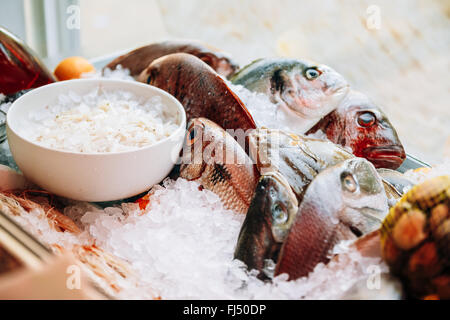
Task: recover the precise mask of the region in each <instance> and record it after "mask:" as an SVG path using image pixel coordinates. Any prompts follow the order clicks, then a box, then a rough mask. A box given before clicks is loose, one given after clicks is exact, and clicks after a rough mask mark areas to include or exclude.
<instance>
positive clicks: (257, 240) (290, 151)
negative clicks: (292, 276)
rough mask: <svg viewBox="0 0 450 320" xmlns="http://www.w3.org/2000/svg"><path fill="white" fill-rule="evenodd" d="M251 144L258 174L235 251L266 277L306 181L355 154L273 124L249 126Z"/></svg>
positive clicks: (237, 257) (238, 257)
mask: <svg viewBox="0 0 450 320" xmlns="http://www.w3.org/2000/svg"><path fill="white" fill-rule="evenodd" d="M249 144H250V155H251V157H252V159H253V161H254V162H255V163H256V166H257V167H258V170H259V172H260V173H261V179H260V180H259V182H258V185H257V186H256V190H255V194H254V197H253V199H252V201H251V204H250V206H249V209H248V211H247V215H246V217H245V221H244V223H243V225H242V227H241V231H240V234H239V238H238V243H237V246H236V249H235V254H234V256H235V258H236V259H239V260H241V261H243V262H244V263H245V264H246V265H247V266H248V268H249V269H256V270H258V271H264V273H265V274H260V277H262V278H264V277H266V276H268V277H270V272H271V271H270V270H269V269H270V264H271V263H276V262H277V260H278V254H279V252H280V249H281V246H282V244H283V242H284V240H285V238H286V236H287V233H288V231H289V229H290V226H291V225H292V223H293V221H294V217H295V215H296V214H297V209H298V204H299V203H301V202H302V199H303V196H304V193H305V190H307V189H306V188H307V186H308V185H309V184H310V183H311V181H313V179H314V178H315V177H316V176H317V174H319V172H321V171H323V170H325V169H326V168H327V167H329V166H333V165H335V164H337V163H340V162H342V161H344V160H346V159H350V158H353V155H352V154H350V153H348V152H347V151H345V150H343V149H342V148H341V147H339V146H337V145H335V144H333V143H331V142H329V141H323V140H317V139H312V138H308V137H304V136H297V135H294V134H288V133H286V132H284V131H281V130H273V129H256V130H253V131H251V132H250V134H249ZM266 273H267V274H266ZM272 273H273V270H272Z"/></svg>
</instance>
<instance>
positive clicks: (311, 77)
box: [305, 67, 322, 80]
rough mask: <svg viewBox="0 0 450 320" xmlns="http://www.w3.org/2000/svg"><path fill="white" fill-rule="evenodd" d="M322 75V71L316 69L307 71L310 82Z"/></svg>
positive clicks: (306, 75) (306, 74)
mask: <svg viewBox="0 0 450 320" xmlns="http://www.w3.org/2000/svg"><path fill="white" fill-rule="evenodd" d="M321 74H322V72H321V71H320V70H317V69H316V68H315V67H313V68H309V69H306V71H305V77H306V79H308V80H314V79H316V78H317V77H319V76H320V75H321Z"/></svg>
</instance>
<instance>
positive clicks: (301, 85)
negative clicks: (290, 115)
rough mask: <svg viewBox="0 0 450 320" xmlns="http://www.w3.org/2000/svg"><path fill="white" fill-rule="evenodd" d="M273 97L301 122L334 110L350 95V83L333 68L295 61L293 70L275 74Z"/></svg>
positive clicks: (280, 70) (280, 71)
mask: <svg viewBox="0 0 450 320" xmlns="http://www.w3.org/2000/svg"><path fill="white" fill-rule="evenodd" d="M271 82H272V85H271V91H272V94H273V95H274V94H276V95H275V96H278V97H279V98H278V102H280V101H281V102H283V103H284V104H285V106H287V107H288V108H289V109H290V110H291V111H293V112H294V113H296V114H297V115H299V116H300V117H302V118H305V119H311V118H319V119H320V118H321V117H323V116H325V115H326V114H328V113H329V112H331V111H332V110H334V109H335V108H336V107H337V106H338V104H339V103H340V102H341V101H342V99H343V98H344V97H345V95H346V94H347V92H348V88H349V85H348V83H347V81H346V80H345V79H344V78H343V77H342V76H341V75H340V74H339V73H337V72H336V71H335V70H333V69H332V68H330V67H328V66H325V65H322V64H315V63H311V62H306V61H300V60H296V61H295V62H294V63H293V65H292V67H291V68H280V69H278V70H276V71H275V72H274V74H273V76H272V79H271Z"/></svg>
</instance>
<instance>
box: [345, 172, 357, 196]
mask: <svg viewBox="0 0 450 320" xmlns="http://www.w3.org/2000/svg"><path fill="white" fill-rule="evenodd" d="M341 181H342V186H343V187H344V188H345V190H347V191H349V192H355V191H356V189H358V184H357V183H356V181H355V178H354V177H353V175H352V174H351V173H348V172H347V173H343V175H342V177H341Z"/></svg>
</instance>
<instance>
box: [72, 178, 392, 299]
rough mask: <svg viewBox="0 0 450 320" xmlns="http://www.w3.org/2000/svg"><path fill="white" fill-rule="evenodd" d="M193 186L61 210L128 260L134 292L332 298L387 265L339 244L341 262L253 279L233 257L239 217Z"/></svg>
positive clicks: (171, 184) (170, 186)
mask: <svg viewBox="0 0 450 320" xmlns="http://www.w3.org/2000/svg"><path fill="white" fill-rule="evenodd" d="M198 187H199V185H198V184H197V183H195V182H188V181H186V180H184V179H178V180H177V181H173V180H166V181H165V182H164V186H156V187H154V188H153V189H152V191H151V194H152V196H151V198H150V203H149V205H148V206H147V208H146V210H145V211H141V210H139V208H138V206H137V205H136V204H122V206H121V207H114V208H106V209H104V210H99V209H95V208H94V207H92V206H86V204H76V205H74V206H72V207H68V208H66V210H65V214H67V215H69V216H71V217H78V218H77V219H76V220H77V222H78V223H79V224H80V225H81V226H82V228H84V230H85V234H88V235H89V237H93V238H95V243H96V245H97V246H99V247H101V248H102V249H105V250H106V251H108V252H110V253H112V254H114V255H116V256H118V257H119V258H122V259H124V260H126V261H128V262H130V264H131V265H132V266H133V268H134V270H135V271H136V272H137V274H138V278H139V279H140V284H139V286H140V288H139V290H142V291H144V292H145V290H147V291H148V292H152V293H153V294H154V295H156V296H160V297H162V298H163V299H302V298H303V299H304V298H306V299H337V298H339V297H340V296H342V295H343V294H344V293H345V292H346V291H347V290H348V289H349V288H350V287H351V286H352V285H354V284H355V283H356V282H357V281H361V280H363V281H364V279H367V278H368V276H369V273H368V270H369V271H370V266H374V265H375V266H377V268H379V271H380V272H382V273H384V272H386V271H387V268H386V266H385V265H384V264H383V263H382V262H381V259H380V258H363V257H361V256H360V255H359V254H358V253H357V252H355V251H352V250H350V249H349V248H348V246H347V244H346V243H342V244H340V246H339V247H337V248H336V250H338V251H339V252H341V256H340V259H339V262H337V261H333V262H331V263H329V264H328V265H327V266H325V265H323V264H320V265H318V266H317V267H316V269H315V270H314V272H313V273H311V274H310V276H309V277H308V278H303V279H299V280H296V281H286V280H287V278H286V275H281V276H279V277H277V278H275V279H274V280H273V282H272V283H270V282H263V281H261V280H258V279H257V278H256V277H255V275H256V273H255V272H248V271H247V270H246V268H245V267H244V265H243V263H242V262H240V261H237V260H233V253H234V248H235V245H236V241H237V238H238V234H239V231H240V227H241V224H242V222H243V220H244V215H240V214H236V213H233V212H232V211H229V210H226V209H224V207H223V205H222V203H221V202H220V199H219V197H218V196H216V195H215V194H214V193H212V192H210V191H208V190H203V191H200V190H199V188H198ZM86 211H87V212H86ZM136 290H137V289H136ZM131 293H132V291H130V290H129V291H127V292H124V293H123V294H122V295H121V297H122V298H129V295H130V294H131Z"/></svg>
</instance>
